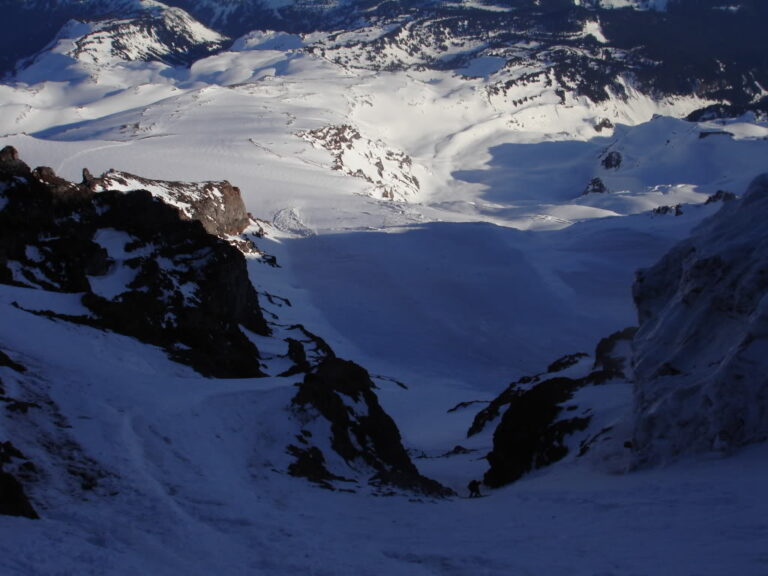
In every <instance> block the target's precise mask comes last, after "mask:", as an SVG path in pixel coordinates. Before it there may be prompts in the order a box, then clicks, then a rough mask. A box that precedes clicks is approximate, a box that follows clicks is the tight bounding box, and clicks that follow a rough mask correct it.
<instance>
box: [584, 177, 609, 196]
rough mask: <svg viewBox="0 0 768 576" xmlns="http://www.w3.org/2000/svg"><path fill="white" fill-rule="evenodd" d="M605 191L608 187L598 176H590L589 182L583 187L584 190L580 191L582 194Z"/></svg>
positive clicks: (603, 192)
mask: <svg viewBox="0 0 768 576" xmlns="http://www.w3.org/2000/svg"><path fill="white" fill-rule="evenodd" d="M606 192H608V187H607V186H606V185H605V183H604V182H603V181H602V180H601V179H600V178H598V177H597V176H595V177H594V178H592V180H590V181H589V184H587V187H586V188H584V192H582V195H586V194H605V193H606Z"/></svg>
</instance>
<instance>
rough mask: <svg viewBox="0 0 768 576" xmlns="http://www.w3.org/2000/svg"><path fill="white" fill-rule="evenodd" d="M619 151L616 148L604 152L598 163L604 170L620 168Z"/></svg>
mask: <svg viewBox="0 0 768 576" xmlns="http://www.w3.org/2000/svg"><path fill="white" fill-rule="evenodd" d="M621 160H622V158H621V153H620V152H617V151H616V150H611V151H610V152H608V154H606V155H605V156H604V157H603V159H602V160H601V161H600V163H601V164H602V165H603V168H605V169H606V170H618V169H619V168H621Z"/></svg>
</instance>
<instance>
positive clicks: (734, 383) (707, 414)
mask: <svg viewBox="0 0 768 576" xmlns="http://www.w3.org/2000/svg"><path fill="white" fill-rule="evenodd" d="M766 218H768V175H763V176H760V177H758V178H757V179H756V180H754V181H753V183H752V184H751V185H750V187H749V189H748V190H747V192H746V194H745V195H744V196H743V198H742V199H741V200H740V201H730V202H725V203H724V205H723V207H722V209H721V210H720V211H719V212H718V213H717V214H716V215H714V216H713V217H712V218H710V219H709V220H707V221H705V222H704V223H703V224H702V225H700V226H699V227H698V228H697V229H696V230H695V231H694V234H693V235H692V236H691V238H690V239H688V240H686V241H684V242H682V243H681V244H679V245H678V246H676V247H675V248H674V249H673V250H671V251H670V252H669V253H668V254H667V255H666V256H665V257H664V258H662V259H661V261H660V262H659V263H658V264H656V265H655V266H653V267H652V268H649V269H646V270H642V271H640V272H639V273H638V275H637V280H636V283H635V286H634V298H635V303H636V305H637V309H638V316H639V320H640V330H639V331H638V333H637V336H636V338H635V342H634V364H635V372H636V376H637V383H636V391H635V400H636V429H635V447H636V449H637V451H638V458H639V461H640V463H657V462H664V461H668V460H671V459H674V458H676V457H679V456H680V455H683V454H688V453H693V452H701V451H708V450H712V449H715V450H724V451H728V450H730V449H733V448H736V447H738V446H741V445H744V444H747V443H749V442H755V441H760V440H763V439H765V438H768V369H767V366H766V358H768V227H766V226H765V222H766Z"/></svg>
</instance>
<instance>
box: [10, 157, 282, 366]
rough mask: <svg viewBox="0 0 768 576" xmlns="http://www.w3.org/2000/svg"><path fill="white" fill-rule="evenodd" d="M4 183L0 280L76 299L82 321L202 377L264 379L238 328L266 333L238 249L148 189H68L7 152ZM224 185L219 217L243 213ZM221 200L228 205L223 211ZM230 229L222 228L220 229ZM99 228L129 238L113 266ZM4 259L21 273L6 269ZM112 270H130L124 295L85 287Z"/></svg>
mask: <svg viewBox="0 0 768 576" xmlns="http://www.w3.org/2000/svg"><path fill="white" fill-rule="evenodd" d="M18 174H27V177H26V179H20V178H19V177H18ZM3 178H10V180H6V182H10V187H9V188H8V189H7V190H6V191H5V195H6V198H7V199H8V203H7V205H6V207H5V209H4V210H2V211H0V282H5V283H9V284H21V285H26V286H32V287H41V288H44V289H46V290H55V291H63V292H77V293H83V294H84V295H83V298H82V301H83V304H84V305H85V306H86V307H88V308H89V309H90V310H91V311H92V312H93V317H89V318H83V319H82V320H81V321H82V322H83V323H85V324H88V325H90V326H98V327H101V328H107V329H110V330H114V331H115V332H119V333H122V334H126V335H129V336H133V337H136V338H139V339H141V340H142V341H144V342H148V343H151V344H155V345H158V346H162V347H164V348H166V349H167V350H168V351H169V353H170V354H171V355H172V357H173V358H174V359H176V360H178V361H181V362H184V363H187V364H189V365H191V366H192V367H194V368H195V369H196V370H198V371H199V372H201V373H203V374H205V375H209V376H219V377H253V376H260V375H262V372H261V370H260V363H259V354H258V350H257V349H256V347H255V346H254V345H253V343H252V342H251V341H250V340H249V339H248V338H247V337H246V336H245V334H243V332H242V331H241V330H240V326H244V327H245V328H247V329H248V330H251V331H253V332H255V333H257V334H262V335H266V334H268V333H269V329H268V327H267V324H266V321H265V319H264V317H263V315H262V312H261V308H260V306H259V301H258V296H257V294H256V291H255V289H254V288H253V285H252V284H251V282H250V279H249V277H248V270H247V267H246V262H245V259H244V257H243V255H242V253H241V252H240V251H238V250H237V249H236V248H234V247H232V246H230V245H229V244H228V243H227V242H224V241H222V240H220V239H219V238H216V237H215V236H213V235H211V234H209V233H207V232H206V230H205V229H204V226H203V225H202V224H201V222H200V221H196V220H184V219H182V218H181V217H180V213H179V210H178V209H177V208H175V207H172V206H169V205H166V204H164V203H163V202H162V201H160V200H158V199H157V198H154V197H153V196H152V195H151V194H150V193H149V192H146V191H132V192H116V191H108V192H98V193H97V192H95V189H96V188H98V187H99V186H97V185H96V184H95V183H94V182H95V180H94V179H93V178H92V177H90V175H89V174H88V173H85V174H84V180H85V182H86V184H85V185H75V184H70V183H68V182H66V181H65V180H62V179H61V178H59V177H58V176H56V175H55V174H54V173H53V171H52V170H50V169H48V168H39V169H37V170H35V171H34V172H28V168H27V167H26V165H25V164H23V163H22V162H21V161H20V160H19V159H18V154H16V151H15V150H13V149H12V148H6V149H5V150H3V151H2V153H0V181H2V179H3ZM147 182H149V181H147ZM207 185H208V183H206V184H202V185H197V186H198V188H196V190H199V191H203V192H204V191H205V190H206V186H207ZM179 186H180V188H183V186H181V185H179ZM227 186H228V185H227ZM227 186H222V187H221V188H220V189H218V190H219V193H220V194H221V197H220V198H219V199H220V200H221V199H222V198H223V199H224V200H222V202H223V203H224V206H227V207H228V208H226V209H225V211H226V210H229V211H230V212H233V213H234V212H238V210H237V209H235V208H231V206H232V205H234V204H238V203H239V206H240V207H241V208H242V200H241V199H240V198H239V194H237V191H236V189H234V188H232V187H231V186H230V187H229V188H227ZM227 190H228V191H227ZM201 193H202V192H201ZM228 197H229V198H234V199H236V201H235V200H233V201H232V202H233V204H227V202H226V198H228ZM199 205H200V206H203V205H204V203H203V201H202V200H201V201H200V203H199ZM230 208H231V210H230ZM241 211H242V213H244V208H242V210H241ZM230 225H232V221H226V222H224V223H222V230H230V228H229V226H230ZM103 229H110V230H118V231H121V232H124V233H125V234H126V238H132V239H133V240H132V241H131V242H129V243H127V244H126V245H125V247H124V251H125V252H127V253H128V254H129V255H128V256H127V257H125V258H123V259H122V260H121V261H120V262H115V261H114V260H113V259H112V258H111V257H110V256H109V253H108V252H107V250H106V249H105V248H104V247H102V246H101V245H99V244H98V243H96V242H95V241H94V238H95V237H96V234H97V233H98V232H99V230H103ZM132 252H135V253H136V256H135V257H131V256H130V253H132ZM30 253H34V254H36V256H33V257H30V256H29V254H30ZM11 261H13V262H14V263H15V267H16V268H17V269H21V274H20V275H19V274H18V273H17V275H15V276H14V275H13V274H12V273H11V272H10V268H9V266H8V264H9V262H11ZM160 262H163V263H166V264H165V265H164V266H161V265H160ZM118 265H119V266H123V267H125V268H128V269H132V271H133V272H134V279H133V280H132V281H130V282H129V283H128V284H127V285H126V286H125V288H124V292H122V293H120V294H118V295H117V296H114V297H109V298H107V297H105V296H102V295H99V294H97V293H95V292H94V291H93V290H92V286H91V283H92V281H95V280H94V279H95V278H98V277H100V276H104V275H106V274H108V273H109V272H110V271H111V270H112V268H113V267H114V266H118ZM52 315H53V316H55V314H52ZM66 319H67V320H70V321H72V320H75V319H74V318H70V317H68V318H66Z"/></svg>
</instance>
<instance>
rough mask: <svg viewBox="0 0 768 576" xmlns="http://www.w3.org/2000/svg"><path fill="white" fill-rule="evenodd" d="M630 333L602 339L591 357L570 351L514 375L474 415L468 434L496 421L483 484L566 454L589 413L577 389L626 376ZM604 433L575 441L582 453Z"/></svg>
mask: <svg viewBox="0 0 768 576" xmlns="http://www.w3.org/2000/svg"><path fill="white" fill-rule="evenodd" d="M634 331H635V330H634V329H633V328H627V329H625V330H622V331H619V332H616V333H615V334H612V335H611V336H609V337H607V338H604V339H603V340H601V341H600V343H599V344H598V345H597V349H596V350H595V354H594V357H593V358H590V357H589V356H588V355H587V354H584V353H577V354H569V355H568V356H564V357H563V358H560V359H559V360H556V361H555V362H553V363H552V364H550V366H549V368H548V369H547V372H545V373H541V374H536V375H535V376H527V377H523V378H521V379H519V380H518V381H517V382H514V383H512V384H511V385H510V386H509V387H508V388H507V389H506V390H505V391H504V392H502V393H501V394H500V395H499V396H498V397H497V398H495V399H494V400H493V401H492V402H491V403H490V405H489V406H487V407H486V408H484V409H483V410H482V411H480V412H479V413H478V414H477V416H476V417H475V419H474V422H473V423H472V427H471V428H470V430H469V432H468V434H467V435H468V436H472V435H474V434H478V433H480V432H482V431H483V429H484V428H486V427H487V426H488V425H490V424H491V423H494V422H495V421H496V420H498V423H497V424H496V428H495V430H494V433H493V449H492V450H491V452H490V453H489V454H488V455H487V457H486V458H487V460H488V463H489V465H490V467H489V469H488V470H487V471H486V472H485V475H484V477H483V482H484V483H485V484H486V485H487V486H491V487H499V486H503V485H505V484H509V483H511V482H514V481H515V480H518V479H519V478H521V477H522V476H524V475H525V474H526V473H528V472H530V471H531V470H535V469H537V468H543V467H545V466H549V465H551V464H554V463H555V462H557V461H559V460H562V459H563V458H564V457H565V456H567V455H568V453H569V446H568V443H569V439H570V437H571V436H573V435H574V434H576V433H578V432H586V431H587V430H588V428H589V427H590V425H591V423H592V419H593V416H594V410H593V407H592V406H590V405H589V404H588V403H586V402H585V403H581V402H580V401H579V400H577V399H576V393H577V392H578V391H580V390H582V389H584V388H588V387H595V386H603V385H606V384H608V383H609V382H612V381H624V380H625V378H626V376H627V374H626V371H627V370H628V366H627V364H628V362H627V358H628V357H629V352H630V350H629V342H630V341H631V338H632V336H633V334H634ZM502 411H503V413H502ZM499 414H501V417H500V418H499ZM609 431H610V430H609V429H605V428H604V429H598V430H597V431H592V433H591V434H589V433H588V434H585V435H584V438H582V439H581V442H580V444H579V443H578V442H576V444H578V445H579V448H580V449H579V453H580V454H584V453H586V452H587V451H588V450H589V448H590V444H591V442H592V441H593V440H594V439H595V438H596V437H597V436H598V435H604V434H606V433H608V432H609Z"/></svg>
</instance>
